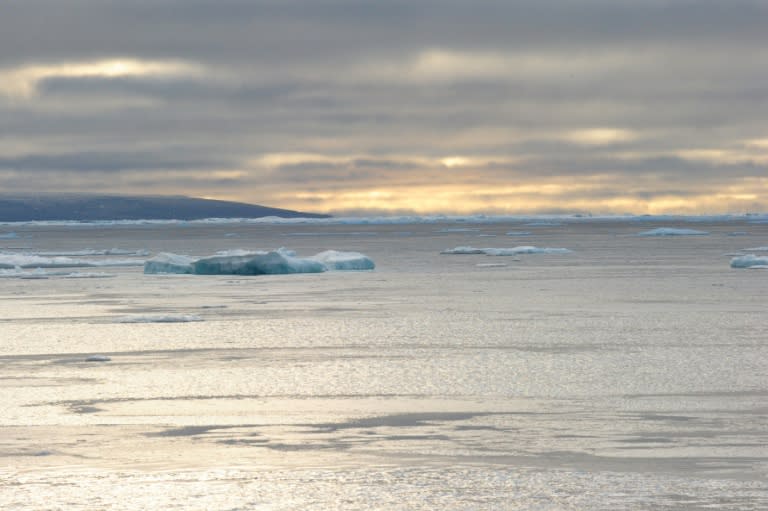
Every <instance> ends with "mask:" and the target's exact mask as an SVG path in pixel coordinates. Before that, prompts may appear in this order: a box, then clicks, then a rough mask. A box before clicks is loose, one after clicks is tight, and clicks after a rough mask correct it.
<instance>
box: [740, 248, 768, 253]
mask: <svg viewBox="0 0 768 511" xmlns="http://www.w3.org/2000/svg"><path fill="white" fill-rule="evenodd" d="M744 250H745V251H746V250H749V251H754V252H768V247H752V248H745V249H744Z"/></svg>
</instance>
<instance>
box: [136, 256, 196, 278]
mask: <svg viewBox="0 0 768 511" xmlns="http://www.w3.org/2000/svg"><path fill="white" fill-rule="evenodd" d="M195 261H196V258H194V257H190V256H185V255H179V254H171V253H169V252H161V253H159V254H157V255H156V256H155V257H153V258H152V259H147V260H146V261H144V273H192V263H194V262H195Z"/></svg>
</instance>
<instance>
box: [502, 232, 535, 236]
mask: <svg viewBox="0 0 768 511" xmlns="http://www.w3.org/2000/svg"><path fill="white" fill-rule="evenodd" d="M530 235H531V233H530V232H529V231H509V232H508V233H507V236H530Z"/></svg>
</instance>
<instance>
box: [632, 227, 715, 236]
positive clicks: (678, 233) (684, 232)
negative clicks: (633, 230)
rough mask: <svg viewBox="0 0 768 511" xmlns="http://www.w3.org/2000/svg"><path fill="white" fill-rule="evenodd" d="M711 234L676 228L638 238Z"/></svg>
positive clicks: (660, 228)
mask: <svg viewBox="0 0 768 511" xmlns="http://www.w3.org/2000/svg"><path fill="white" fill-rule="evenodd" d="M705 234H709V233H708V232H707V231H697V230H695V229H678V228H675V227H659V228H658V229H651V230H650V231H643V232H639V233H637V235H638V236H703V235H705Z"/></svg>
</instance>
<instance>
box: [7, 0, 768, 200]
mask: <svg viewBox="0 0 768 511" xmlns="http://www.w3.org/2000/svg"><path fill="white" fill-rule="evenodd" d="M766 26H768V3H766V2H763V1H759V0H752V1H749V0H733V1H729V2H722V1H714V0H700V1H692V0H679V1H670V0H647V1H643V2H637V1H629V0H584V1H580V2H573V1H568V0H524V1H510V0H478V1H473V2H467V1H463V0H462V1H458V0H440V1H438V0H421V1H401V0H393V1H387V2H376V1H351V0H347V1H340V0H270V1H252V0H247V1H246V0H220V1H212V0H151V1H150V0H131V1H123V0H119V1H118V0H113V1H106V0H101V1H96V0H25V1H24V2H8V3H7V5H4V6H3V7H2V12H1V13H0V173H2V172H6V173H8V172H16V174H13V175H10V174H8V175H6V176H5V178H4V179H5V180H4V181H3V183H5V185H6V186H11V184H9V183H12V186H17V187H26V188H30V189H37V188H40V187H44V186H46V183H47V182H50V181H49V180H41V179H40V178H39V177H36V176H40V175H42V174H43V173H54V174H55V173H56V172H59V173H60V174H59V175H60V176H62V177H61V183H66V180H65V179H64V176H69V177H68V179H70V180H71V182H72V186H73V187H77V186H81V185H82V184H81V182H80V181H78V180H76V179H74V178H73V177H72V176H74V175H75V174H76V173H78V172H83V173H87V174H89V175H90V176H93V175H96V174H98V173H100V172H101V173H103V174H104V175H105V176H108V175H109V174H110V173H116V172H117V173H123V174H127V173H130V172H132V171H136V172H140V173H141V176H140V177H139V176H136V178H135V179H134V180H133V181H132V182H133V183H134V184H135V183H139V180H141V186H151V185H152V182H153V174H152V172H153V171H154V170H157V171H158V174H156V182H157V183H170V181H169V179H168V178H167V176H163V175H162V171H163V170H174V171H179V172H182V171H183V172H188V173H189V175H190V176H196V177H197V181H194V180H191V181H189V182H188V184H186V185H185V184H183V183H182V182H179V186H187V187H189V189H193V188H194V187H195V186H197V185H194V184H193V182H196V183H198V185H199V183H203V182H209V183H211V186H214V187H219V186H220V187H221V189H222V190H223V189H225V188H226V186H227V184H228V183H235V184H233V185H232V187H231V190H229V193H230V194H231V195H235V194H237V195H238V197H239V198H242V199H249V198H252V199H253V200H261V201H266V202H269V201H270V200H271V197H273V196H274V197H276V195H274V191H275V190H278V189H279V188H280V187H281V186H283V187H295V188H296V189H297V190H299V191H300V189H305V190H315V189H322V188H323V187H325V188H326V189H333V190H339V189H342V188H345V187H347V188H357V189H366V188H371V189H373V188H377V187H378V188H382V187H388V186H399V187H406V186H421V185H425V184H429V183H433V184H435V185H437V184H440V183H442V184H445V185H450V184H468V185H471V186H480V185H482V184H483V183H486V184H488V185H489V186H493V185H496V184H497V183H499V182H504V181H505V180H507V181H512V180H516V181H518V182H531V183H533V182H535V180H536V179H550V178H555V177H567V176H572V177H573V178H574V179H584V178H588V177H589V176H591V175H596V174H600V175H603V174H609V175H611V176H613V177H614V178H615V179H627V180H632V179H636V178H638V177H648V179H651V180H653V183H650V182H649V183H648V184H647V186H651V185H652V184H653V185H654V186H656V187H657V188H656V190H655V191H654V190H650V191H648V190H646V191H642V193H649V194H650V195H649V196H655V195H654V194H656V193H658V194H669V193H672V194H673V195H676V196H679V197H684V196H689V195H696V194H699V193H703V192H701V187H702V186H705V185H706V186H710V187H712V188H711V193H715V190H716V188H719V187H726V186H729V184H734V185H739V186H741V184H740V183H742V182H743V181H744V180H747V179H752V178H756V177H760V176H761V175H762V174H761V173H763V172H764V171H765V164H766V158H765V157H764V156H761V153H760V150H759V149H755V148H754V147H753V148H751V149H750V148H749V144H750V143H751V142H750V141H758V142H759V141H760V140H763V139H768V121H766V119H768V52H766V50H765V48H768V31H767V30H766V29H765V27H766ZM116 59H130V62H129V64H130V65H128V66H126V67H125V69H122V68H121V69H117V71H116V70H115V69H116V68H115V66H114V62H115V61H116ZM134 65H135V66H134ZM110 66H112V67H110ZM131 66H134V67H135V69H134V68H132V67H131ZM601 129H602V130H604V131H599V130H601ZM283 153H285V154H293V155H295V154H296V153H306V155H307V156H306V157H301V158H296V157H295V156H291V157H290V158H288V159H287V160H286V161H283V162H282V163H274V162H273V163H265V162H269V161H273V160H270V159H269V158H266V159H264V157H265V155H267V156H268V155H273V154H283ZM721 153H722V154H721ZM453 156H457V157H467V158H469V160H470V161H471V164H468V165H464V164H462V165H460V166H459V167H456V168H453V169H450V170H448V169H446V167H445V166H444V165H442V163H441V162H442V161H443V160H444V159H445V158H449V157H453ZM274 161H279V158H278V159H275V160H274ZM218 171H231V172H235V173H237V172H241V173H243V176H244V177H236V178H232V177H226V176H225V177H221V176H219V177H215V176H212V174H211V173H212V172H218ZM20 173H22V174H20ZM233 175H238V176H239V175H240V174H233ZM0 178H3V176H1V175H0ZM686 179H689V180H690V182H689V183H688V188H686V187H685V186H684V182H685V180H686ZM694 179H695V180H697V182H696V183H693V180H694ZM665 180H666V182H668V183H669V185H668V186H666V187H665V184H664V183H665ZM61 183H57V186H59V185H60V184H61ZM243 183H251V188H250V189H249V190H245V189H244V187H243V186H242V184H243ZM742 184H743V183H742ZM136 186H138V185H136ZM621 190H622V187H620V186H619V187H609V186H607V185H606V186H605V187H604V188H602V189H599V190H597V189H596V190H594V191H593V192H592V193H594V194H595V196H596V197H597V196H600V197H602V196H607V195H610V194H611V193H619V192H621ZM686 190H689V191H690V193H685V192H686ZM693 190H695V191H693ZM179 191H180V192H181V193H183V192H184V190H179ZM673 192H674V193H673ZM269 193H272V194H273V195H268V194H269ZM584 193H586V192H584ZM626 193H629V192H626ZM633 193H634V192H633ZM637 193H640V192H637ZM759 193H763V192H759ZM249 194H250V195H252V196H251V197H249ZM640 198H642V197H640ZM306 200H308V201H309V200H316V199H312V198H308V199H306ZM275 205H280V204H275ZM326 206H327V207H329V208H332V207H333V206H332V204H329V205H326ZM372 207H373V206H372Z"/></svg>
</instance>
